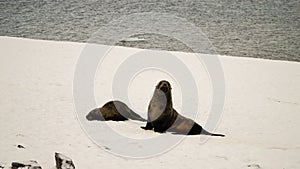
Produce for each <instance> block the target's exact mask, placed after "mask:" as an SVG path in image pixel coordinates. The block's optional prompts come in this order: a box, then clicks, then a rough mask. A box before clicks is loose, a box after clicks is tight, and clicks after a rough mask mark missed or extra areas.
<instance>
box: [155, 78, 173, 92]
mask: <svg viewBox="0 0 300 169" xmlns="http://www.w3.org/2000/svg"><path fill="white" fill-rule="evenodd" d="M156 89H158V90H161V91H162V92H164V93H165V94H169V93H171V89H172V88H171V84H170V83H169V82H168V81H166V80H162V81H160V82H159V83H158V84H157V85H156Z"/></svg>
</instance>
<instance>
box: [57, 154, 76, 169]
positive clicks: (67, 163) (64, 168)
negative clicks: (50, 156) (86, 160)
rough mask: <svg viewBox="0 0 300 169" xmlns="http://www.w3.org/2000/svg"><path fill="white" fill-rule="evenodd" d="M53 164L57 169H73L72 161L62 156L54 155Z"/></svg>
mask: <svg viewBox="0 0 300 169" xmlns="http://www.w3.org/2000/svg"><path fill="white" fill-rule="evenodd" d="M55 162H56V168H57V169H75V165H74V163H73V161H72V159H70V158H69V157H67V156H65V155H63V154H60V153H55Z"/></svg>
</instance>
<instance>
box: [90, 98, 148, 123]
mask: <svg viewBox="0 0 300 169" xmlns="http://www.w3.org/2000/svg"><path fill="white" fill-rule="evenodd" d="M86 119H87V120H89V121H92V120H98V121H108V120H112V121H125V120H128V119H132V120H139V121H146V120H145V119H144V118H142V117H141V116H140V115H138V114H137V113H135V112H134V111H132V110H131V109H130V108H129V107H128V106H127V105H126V104H125V103H123V102H121V101H109V102H107V103H105V104H104V105H103V106H102V107H101V108H96V109H93V110H92V111H90V112H89V113H88V114H87V115H86Z"/></svg>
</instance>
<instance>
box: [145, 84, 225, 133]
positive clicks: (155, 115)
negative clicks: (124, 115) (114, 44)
mask: <svg viewBox="0 0 300 169" xmlns="http://www.w3.org/2000/svg"><path fill="white" fill-rule="evenodd" d="M171 89H172V88H171V85H170V83H169V82H168V81H166V80H162V81H160V82H159V83H158V84H157V85H156V87H155V90H154V94H153V96H152V99H151V101H150V103H149V106H148V117H147V124H146V126H145V127H142V128H143V129H145V130H152V129H154V131H155V132H160V133H164V132H172V133H173V134H186V135H198V134H203V135H211V136H221V137H224V136H225V135H223V134H214V133H210V132H208V131H206V130H204V129H203V128H202V127H201V126H200V125H199V124H197V123H196V122H195V121H193V120H192V119H189V118H186V117H184V116H182V115H180V114H179V113H178V112H177V111H176V110H175V109H173V103H172V92H171Z"/></svg>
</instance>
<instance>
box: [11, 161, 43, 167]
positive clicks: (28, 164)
mask: <svg viewBox="0 0 300 169" xmlns="http://www.w3.org/2000/svg"><path fill="white" fill-rule="evenodd" d="M11 169H42V167H41V166H40V165H39V164H38V162H37V161H34V160H30V161H26V162H12V163H11Z"/></svg>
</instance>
